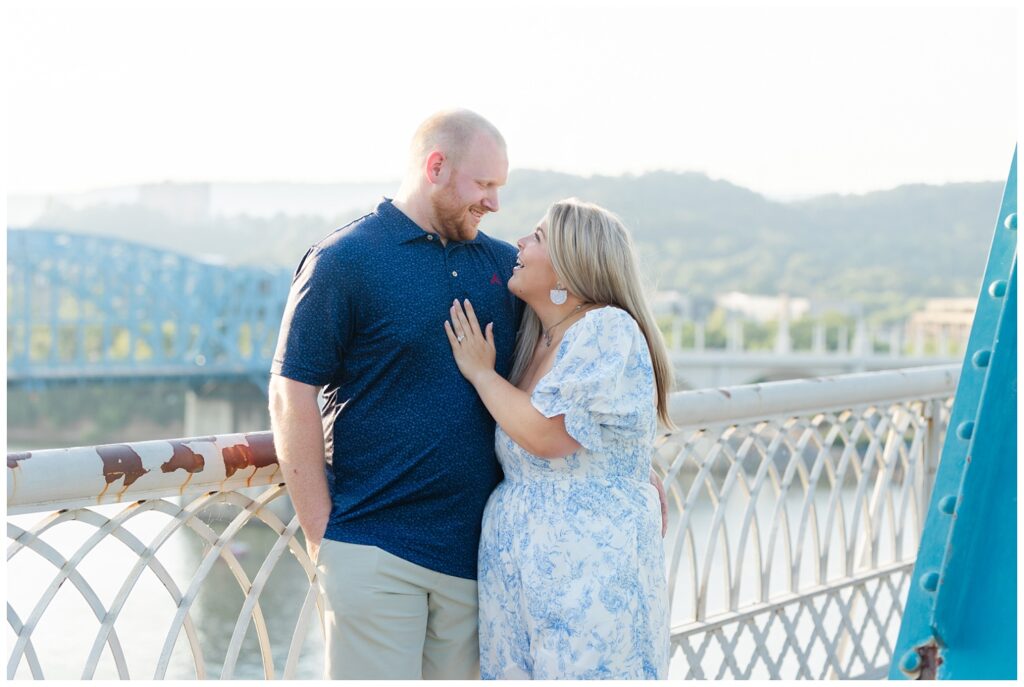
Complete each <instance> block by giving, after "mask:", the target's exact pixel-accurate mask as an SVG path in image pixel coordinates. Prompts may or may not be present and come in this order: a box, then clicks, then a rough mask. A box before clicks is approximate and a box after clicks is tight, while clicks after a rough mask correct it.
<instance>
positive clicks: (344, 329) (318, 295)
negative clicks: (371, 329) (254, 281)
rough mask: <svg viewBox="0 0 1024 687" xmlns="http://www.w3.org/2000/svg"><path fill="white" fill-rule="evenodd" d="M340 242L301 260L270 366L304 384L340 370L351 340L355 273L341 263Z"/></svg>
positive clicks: (328, 377) (318, 383) (315, 248)
mask: <svg viewBox="0 0 1024 687" xmlns="http://www.w3.org/2000/svg"><path fill="white" fill-rule="evenodd" d="M336 253H337V246H334V247H333V249H332V251H331V252H328V251H324V250H321V248H320V246H319V245H315V246H313V247H312V248H310V249H309V250H308V251H307V252H306V255H305V256H304V257H303V258H302V261H301V262H299V266H298V268H297V269H296V270H295V277H294V278H293V279H292V285H291V288H290V289H289V291H288V302H287V304H286V305H285V309H284V315H283V316H282V318H281V329H280V331H279V332H278V337H277V349H276V351H275V352H274V361H273V363H272V364H271V368H270V371H271V372H272V373H273V374H276V375H280V376H282V377H287V378H288V379H293V380H295V381H297V382H302V383H303V384H310V385H312V386H324V385H326V384H328V383H330V382H331V381H333V380H335V379H336V378H337V377H338V376H339V374H340V371H341V364H342V360H343V358H344V355H345V351H346V349H347V348H348V346H349V343H350V341H351V339H352V331H353V320H354V311H353V299H352V298H351V297H350V296H349V293H350V292H351V291H352V284H351V281H352V275H350V274H347V273H346V272H347V271H346V270H345V269H344V267H343V266H342V265H341V264H339V263H340V260H339V259H338V257H337V255H336Z"/></svg>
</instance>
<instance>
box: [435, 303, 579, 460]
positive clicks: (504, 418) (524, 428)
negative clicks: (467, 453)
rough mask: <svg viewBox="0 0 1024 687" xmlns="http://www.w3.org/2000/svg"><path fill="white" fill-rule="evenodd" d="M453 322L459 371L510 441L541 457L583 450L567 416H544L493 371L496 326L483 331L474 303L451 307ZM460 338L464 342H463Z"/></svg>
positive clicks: (527, 397) (449, 326)
mask: <svg viewBox="0 0 1024 687" xmlns="http://www.w3.org/2000/svg"><path fill="white" fill-rule="evenodd" d="M451 316H452V322H453V323H455V328H457V329H458V331H459V334H458V335H456V333H455V329H454V328H453V327H452V324H451V323H449V322H445V323H444V329H445V333H447V335H448V342H449V343H450V344H451V346H452V353H453V354H454V355H455V363H456V364H457V365H458V366H459V371H460V372H462V375H463V376H464V377H465V378H466V379H467V380H468V381H469V383H470V384H472V385H473V388H474V389H476V392H477V393H478V394H479V395H480V399H481V400H482V401H483V403H484V406H486V407H487V410H488V412H489V413H490V414H491V417H493V418H494V420H495V422H497V423H498V424H499V425H501V428H502V429H503V430H504V431H505V433H506V434H508V435H509V437H511V439H512V440H513V441H514V442H516V443H517V444H519V445H520V446H522V447H523V448H524V449H526V450H527V451H529V452H530V453H532V454H533V455H535V456H538V457H540V458H548V459H554V458H563V457H565V456H567V455H569V454H571V453H575V452H576V451H578V450H579V449H580V444H579V443H578V442H577V441H576V440H575V439H573V438H572V437H571V436H570V435H569V433H568V432H566V431H565V416H564V415H556V416H555V417H552V418H547V417H544V415H542V414H541V412H540V411H539V410H537V409H536V408H534V407H533V404H532V403H530V395H529V394H528V393H526V392H525V391H523V390H522V389H517V388H516V387H515V386H513V385H512V384H509V383H508V382H507V381H506V380H504V379H502V377H501V375H499V374H498V373H497V372H495V371H494V361H495V358H496V355H497V354H496V351H495V347H494V325H493V323H491V324H488V325H487V329H486V331H481V329H480V323H479V322H478V321H477V319H476V313H474V312H473V306H472V304H471V303H470V302H469V301H468V300H467V301H465V310H463V307H462V305H461V304H460V303H459V302H458V301H455V302H454V303H453V304H452V308H451ZM460 337H461V340H460Z"/></svg>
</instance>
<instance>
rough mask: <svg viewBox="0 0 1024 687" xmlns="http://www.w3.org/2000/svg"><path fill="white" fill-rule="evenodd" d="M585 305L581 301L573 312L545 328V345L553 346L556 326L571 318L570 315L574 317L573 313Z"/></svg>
mask: <svg viewBox="0 0 1024 687" xmlns="http://www.w3.org/2000/svg"><path fill="white" fill-rule="evenodd" d="M583 305H584V304H583V303H580V304H579V305H577V306H576V307H575V308H573V309H572V312H571V313H569V314H568V315H566V316H565V317H563V318H562V319H560V320H559V321H558V322H555V323H554V324H553V325H551V326H550V327H548V328H547V329H545V330H543V332H544V345H545V346H547V347H548V348H551V332H552V331H554V329H555V327H557V326H558V325H560V324H562V323H563V322H565V321H566V320H567V319H569V318H570V317H572V316H573V315H575V314H576V313H578V312H579V311H580V310H581V309H582V308H583Z"/></svg>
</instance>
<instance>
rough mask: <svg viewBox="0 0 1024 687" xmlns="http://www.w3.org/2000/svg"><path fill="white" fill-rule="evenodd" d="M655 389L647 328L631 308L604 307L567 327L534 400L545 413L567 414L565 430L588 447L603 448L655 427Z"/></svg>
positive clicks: (535, 404) (534, 392) (632, 438)
mask: <svg viewBox="0 0 1024 687" xmlns="http://www.w3.org/2000/svg"><path fill="white" fill-rule="evenodd" d="M653 395H654V373H653V369H652V366H651V359H650V353H649V351H648V349H647V341H646V339H644V336H643V333H642V332H641V331H640V328H639V326H637V324H636V322H635V321H634V320H633V318H632V317H631V316H630V315H629V313H627V312H625V311H624V310H620V309H618V308H614V307H605V308H600V309H598V310H594V311H591V312H590V313H587V315H586V316H585V317H584V318H583V320H582V321H580V322H577V323H576V324H575V325H574V326H573V327H571V328H570V329H569V330H568V331H567V332H566V334H565V336H564V337H563V338H562V342H561V344H560V346H559V350H558V352H557V354H556V357H555V362H554V365H553V366H552V368H551V371H550V372H548V374H547V375H545V376H544V377H543V378H542V379H541V380H540V382H538V383H537V386H536V388H535V389H534V391H533V394H532V395H531V397H530V401H531V403H532V404H533V407H534V408H536V409H537V410H538V411H540V413H541V414H543V415H544V416H545V417H549V418H550V417H555V416H556V415H564V416H565V429H566V431H567V432H568V433H569V435H570V436H571V437H572V438H573V439H575V440H576V441H578V442H579V443H580V444H581V445H582V446H583V447H584V448H586V449H588V450H590V451H604V450H607V449H608V447H609V446H610V445H614V444H617V443H621V442H624V441H634V440H636V439H638V438H639V437H641V436H642V435H644V434H645V433H647V432H648V431H651V430H652V429H653V428H652V427H650V422H651V420H652V419H653V402H652V398H653ZM645 404H646V405H645Z"/></svg>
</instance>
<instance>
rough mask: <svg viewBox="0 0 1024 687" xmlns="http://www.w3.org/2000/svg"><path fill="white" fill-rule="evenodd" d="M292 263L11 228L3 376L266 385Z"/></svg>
mask: <svg viewBox="0 0 1024 687" xmlns="http://www.w3.org/2000/svg"><path fill="white" fill-rule="evenodd" d="M290 281H291V272H290V271H289V270H287V269H263V268H259V267H251V266H225V265H221V264H215V263H211V262H206V261H203V260H200V259H196V258H193V257H189V256H186V255H183V254H178V253H174V252H170V251H167V250H163V249H159V248H153V247H150V246H145V245H141V244H137V243H132V242H129V241H123V240H118V239H113V238H108V237H102V236H92V235H84V234H74V233H68V232H62V231H50V230H37V229H33V230H10V231H8V234H7V379H8V384H9V385H14V386H18V385H23V386H35V385H44V384H50V383H59V382H78V381H101V380H102V381H117V380H123V381H129V380H130V381H146V380H153V379H163V378H170V379H177V380H185V379H188V380H193V381H207V380H233V379H234V380H238V379H251V380H252V381H254V382H256V383H257V385H258V386H263V385H264V384H265V383H266V378H267V374H268V371H269V368H270V361H271V358H272V356H273V353H274V346H275V344H276V340H277V331H278V327H279V325H280V322H281V313H282V312H283V310H284V304H285V300H286V299H287V296H288V286H289V284H290Z"/></svg>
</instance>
